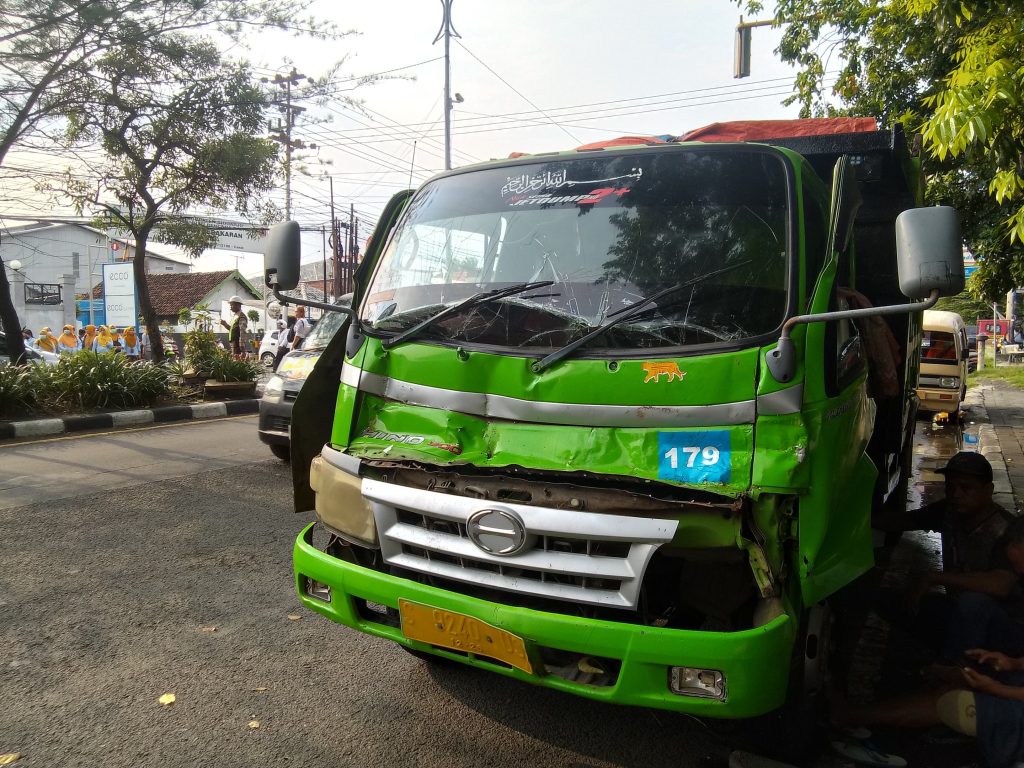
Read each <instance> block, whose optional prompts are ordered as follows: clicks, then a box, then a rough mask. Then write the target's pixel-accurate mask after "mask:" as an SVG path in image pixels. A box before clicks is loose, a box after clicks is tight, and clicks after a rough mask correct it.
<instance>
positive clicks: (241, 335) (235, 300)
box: [220, 296, 249, 357]
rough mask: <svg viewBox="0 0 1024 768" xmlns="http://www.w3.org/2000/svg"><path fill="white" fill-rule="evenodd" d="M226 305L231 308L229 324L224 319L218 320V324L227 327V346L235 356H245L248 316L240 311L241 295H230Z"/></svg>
mask: <svg viewBox="0 0 1024 768" xmlns="http://www.w3.org/2000/svg"><path fill="white" fill-rule="evenodd" d="M228 307H229V308H230V309H231V324H230V325H228V323H227V322H226V321H224V320H221V321H220V324H221V325H222V326H224V327H225V328H227V329H228V348H229V349H230V350H231V354H232V355H234V356H235V357H246V356H247V353H246V350H247V346H246V344H247V340H246V330H247V329H248V327H249V318H247V317H246V316H245V313H244V312H243V311H242V299H241V297H240V296H232V297H231V298H230V299H228Z"/></svg>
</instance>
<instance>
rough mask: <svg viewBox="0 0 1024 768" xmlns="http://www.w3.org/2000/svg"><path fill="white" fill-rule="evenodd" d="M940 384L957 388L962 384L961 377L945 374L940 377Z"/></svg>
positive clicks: (949, 387) (948, 387)
mask: <svg viewBox="0 0 1024 768" xmlns="http://www.w3.org/2000/svg"><path fill="white" fill-rule="evenodd" d="M939 386H940V387H946V388H947V389H956V388H957V387H959V386H960V379H958V378H957V377H956V376H943V377H941V378H940V379H939Z"/></svg>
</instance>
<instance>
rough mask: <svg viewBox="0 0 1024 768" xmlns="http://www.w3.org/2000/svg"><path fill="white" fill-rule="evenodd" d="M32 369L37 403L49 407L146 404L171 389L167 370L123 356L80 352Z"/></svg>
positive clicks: (66, 407) (81, 408)
mask: <svg viewBox="0 0 1024 768" xmlns="http://www.w3.org/2000/svg"><path fill="white" fill-rule="evenodd" d="M34 370H35V372H36V374H35V376H36V385H37V387H38V390H37V391H38V393H39V394H38V402H39V404H40V405H41V406H42V407H44V408H46V409H48V410H73V411H90V410H94V409H97V408H136V407H140V406H149V405H152V404H153V403H154V402H155V401H156V400H157V399H158V398H159V397H161V396H163V395H166V394H167V393H168V392H169V391H170V376H169V374H168V372H167V371H166V370H164V369H163V368H161V367H160V366H157V365H153V364H151V363H147V362H143V361H134V360H128V359H127V358H126V357H125V356H124V355H112V354H96V353H95V352H88V351H82V352H77V353H75V354H73V355H66V356H64V357H61V359H60V361H59V362H58V363H57V365H54V366H35V367H34Z"/></svg>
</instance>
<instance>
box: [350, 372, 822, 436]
mask: <svg viewBox="0 0 1024 768" xmlns="http://www.w3.org/2000/svg"><path fill="white" fill-rule="evenodd" d="M341 381H342V383H343V384H347V385H348V386H350V387H355V388H357V389H361V390H362V391H364V392H369V393H371V394H374V395H379V396H381V397H386V398H388V399H389V400H396V401H398V402H401V403H409V404H410V405H422V406H426V407H428V408H440V409H443V410H451V411H459V412H460V413H467V414H470V415H472V416H484V417H488V418H496V419H507V420H510V421H527V422H532V423H544V424H561V425H565V426H586V427H636V426H651V427H698V426H716V425H720V426H729V425H735V424H752V423H753V421H754V416H755V414H756V413H763V414H765V415H770V416H780V415H785V414H788V413H798V412H799V411H800V408H801V405H802V404H803V397H804V386H803V384H802V383H801V384H797V385H794V386H792V387H788V388H787V389H783V390H780V391H778V392H772V393H771V394H768V395H761V396H760V397H758V398H757V400H756V401H755V400H740V401H737V402H733V403H720V404H715V405H672V406H662V405H595V404H588V403H548V402H537V401H535V400H523V399H520V398H517V397H508V396H505V395H493V394H487V393H479V392H462V391H459V390H455V389H444V388H442V387H432V386H429V385H427V384H413V383H412V382H408V381H401V380H400V379H392V378H389V377H387V376H381V375H379V374H376V373H368V372H365V371H361V370H360V369H359V368H357V367H356V366H354V365H349V364H348V363H346V364H345V365H344V367H343V368H342V371H341Z"/></svg>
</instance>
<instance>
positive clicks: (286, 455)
mask: <svg viewBox="0 0 1024 768" xmlns="http://www.w3.org/2000/svg"><path fill="white" fill-rule="evenodd" d="M270 452H271V453H272V454H274V455H275V456H277V458H279V459H280V460H281V461H291V458H292V451H291V447H290V446H287V445H272V446H270Z"/></svg>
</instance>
